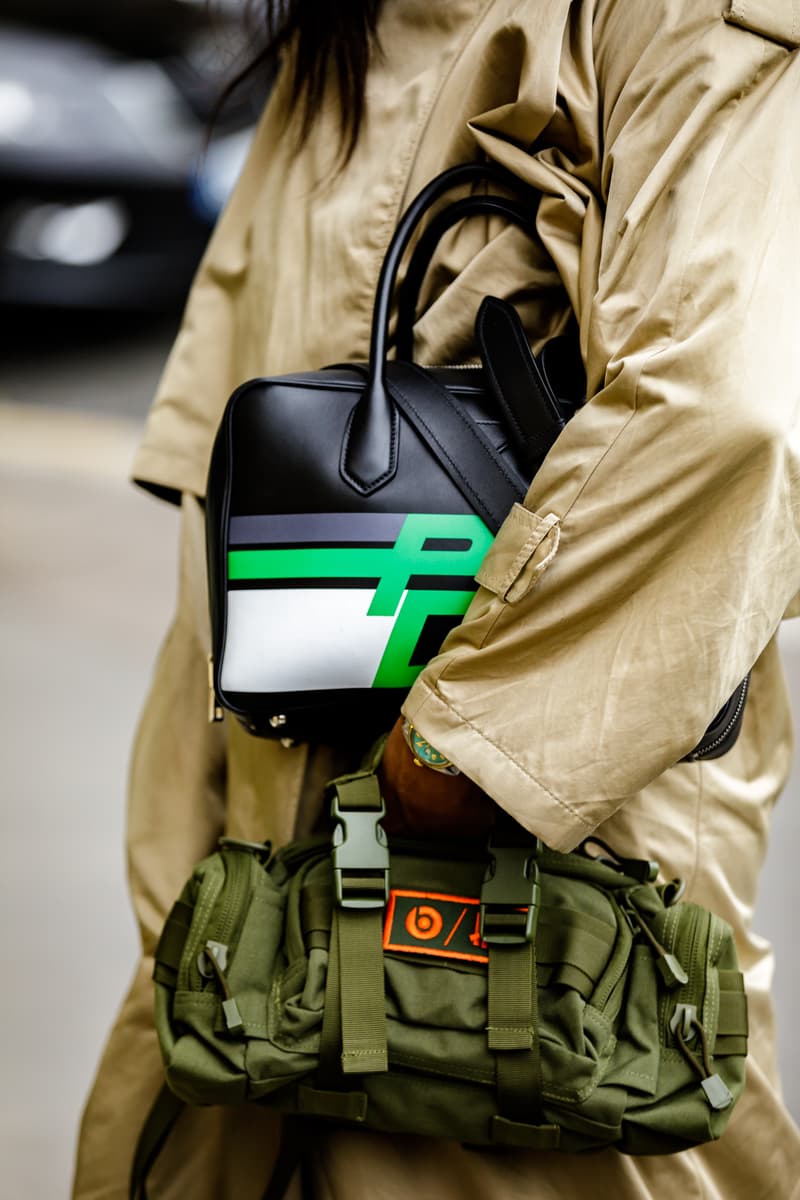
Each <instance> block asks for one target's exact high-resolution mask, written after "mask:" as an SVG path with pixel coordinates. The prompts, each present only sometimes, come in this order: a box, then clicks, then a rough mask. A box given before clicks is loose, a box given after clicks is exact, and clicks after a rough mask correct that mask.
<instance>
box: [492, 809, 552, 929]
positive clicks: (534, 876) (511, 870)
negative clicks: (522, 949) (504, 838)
mask: <svg viewBox="0 0 800 1200" xmlns="http://www.w3.org/2000/svg"><path fill="white" fill-rule="evenodd" d="M540 850H541V842H540V840H539V839H538V838H530V839H526V840H525V842H524V843H519V842H514V843H511V844H500V843H499V840H498V836H497V833H494V834H492V836H491V837H490V839H489V856H490V859H489V865H488V867H487V869H486V875H485V876H484V880H483V886H482V887H481V908H480V913H481V926H480V928H481V937H482V939H483V940H484V942H486V943H487V944H488V945H513V944H515V943H521V942H532V941H533V937H534V930H535V927H536V913H537V910H538V907H539V901H540V888H539V866H538V863H537V861H536V860H537V856H538V854H539V853H540Z"/></svg>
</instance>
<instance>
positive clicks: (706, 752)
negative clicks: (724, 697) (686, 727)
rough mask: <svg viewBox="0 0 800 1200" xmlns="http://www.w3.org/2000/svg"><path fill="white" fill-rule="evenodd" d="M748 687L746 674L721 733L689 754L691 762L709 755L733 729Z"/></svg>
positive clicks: (739, 715) (740, 713) (748, 679)
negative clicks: (732, 709) (732, 710)
mask: <svg viewBox="0 0 800 1200" xmlns="http://www.w3.org/2000/svg"><path fill="white" fill-rule="evenodd" d="M749 687H750V676H749V675H748V676H747V677H746V678H745V679H744V681H743V682H742V684H741V687H740V690H739V700H738V702H737V704H736V708H735V709H734V712H733V715H732V717H731V719H730V720H729V721H728V724H727V725H726V726H725V728H724V729H723V731H722V733H720V734H718V735H717V736H716V737H715V738H714V741H713V742H709V744H708V745H707V746H704V747H703V749H702V750H698V751H697V752H696V753H693V754H690V755H689V759H690V761H691V762H699V761H701V760H702V759H704V758H707V757H708V756H709V754H711V753H712V752H713V751H714V750H716V749H717V747H718V746H721V745H722V743H723V742H724V741H725V739H726V738H727V737H728V735H729V734H730V732H731V730H732V729H735V727H736V725H737V723H738V721H739V719H740V717H741V715H742V709H743V708H744V705H745V701H746V700H747V693H748V690H749Z"/></svg>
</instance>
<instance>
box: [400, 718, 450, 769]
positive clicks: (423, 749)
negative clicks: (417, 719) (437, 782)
mask: <svg viewBox="0 0 800 1200" xmlns="http://www.w3.org/2000/svg"><path fill="white" fill-rule="evenodd" d="M409 745H410V746H411V749H412V751H413V752H414V754H416V756H417V758H418V759H419V760H420V762H423V763H425V765H426V766H428V767H433V768H434V769H437V768H438V769H442V768H445V767H450V766H452V765H453V764H452V763H451V762H450V759H449V758H445V756H444V754H442V753H441V751H439V750H437V749H436V747H435V746H432V745H431V744H430V742H429V741H427V740H426V739H425V738H424V737H423V736H422V734H421V733H420V732H419V730H418V729H415V728H414V726H413V725H412V726H411V729H410V742H409Z"/></svg>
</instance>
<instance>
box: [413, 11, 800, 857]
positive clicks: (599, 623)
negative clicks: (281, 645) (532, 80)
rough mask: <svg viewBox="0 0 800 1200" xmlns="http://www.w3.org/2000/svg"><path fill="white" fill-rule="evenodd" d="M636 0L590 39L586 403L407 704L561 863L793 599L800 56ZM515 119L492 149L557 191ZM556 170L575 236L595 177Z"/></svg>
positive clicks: (650, 768) (588, 31)
mask: <svg viewBox="0 0 800 1200" xmlns="http://www.w3.org/2000/svg"><path fill="white" fill-rule="evenodd" d="M630 7H631V5H630V4H628V3H614V2H613V0H605V2H602V3H598V4H597V5H595V6H594V14H593V17H594V19H593V23H592V24H591V26H590V25H589V24H585V25H584V27H583V28H582V29H579V30H573V35H574V36H575V37H576V38H579V39H580V38H584V39H585V40H588V39H591V46H590V47H589V51H588V52H587V53H586V54H585V55H584V58H583V61H584V62H586V61H588V62H589V63H590V64H591V70H589V69H588V68H587V69H586V70H585V73H584V75H583V77H582V78H578V79H577V81H576V82H577V84H578V88H577V94H576V95H575V96H573V100H574V103H575V107H576V109H578V108H580V105H581V104H583V105H584V106H585V109H586V111H587V112H589V113H591V112H592V111H595V112H596V113H597V115H598V120H599V122H600V129H601V143H600V144H601V146H602V148H603V149H602V153H601V156H600V159H599V165H598V187H597V193H596V194H595V196H594V201H595V203H598V204H599V205H600V207H601V209H602V210H604V219H603V221H602V225H601V231H600V235H599V237H598V239H597V251H596V260H595V262H594V263H591V262H588V261H581V262H580V264H579V273H581V272H582V274H583V277H584V278H586V277H589V278H590V280H591V286H590V287H584V290H583V293H582V295H581V296H579V297H578V300H579V304H578V316H579V322H580V326H581V337H582V345H583V348H584V352H585V357H586V365H587V372H588V377H589V382H590V392H589V394H590V395H591V397H592V398H591V400H590V401H589V403H588V404H587V405H586V406H585V407H584V408H583V409H582V410H581V411H580V412H579V413H578V415H577V416H575V418H574V419H573V420H572V421H571V422H570V424H569V425H568V426H567V428H566V430H565V431H564V432H563V433H562V435H561V437H560V438H559V440H558V441H557V443H556V445H555V446H554V448H553V449H552V451H551V453H550V455H549V456H548V459H547V460H546V462H545V464H544V466H543V468H542V469H541V471H540V472H539V474H538V475H537V477H536V479H535V480H534V482H533V485H532V487H531V489H530V491H529V494H528V496H527V497H526V500H525V503H524V505H517V506H515V508H514V509H513V510H512V512H511V514H510V515H509V517H508V519H507V520H506V522H505V524H504V525H503V526H502V527H501V529H500V532H499V534H498V537H497V539H496V541H495V543H494V545H493V546H492V548H491V549H490V551H489V552H488V554H487V557H486V559H485V561H484V564H483V566H482V568H481V571H480V572H479V574H478V580H479V582H480V583H481V585H482V586H481V587H480V589H479V591H478V593H477V595H476V597H475V600H474V601H473V604H472V606H471V608H470V610H469V612H468V613H467V616H466V618H465V620H464V622H463V624H462V625H461V626H460V627H459V628H458V629H456V630H454V631H453V632H452V634H451V635H450V636H449V638H448V640H447V641H446V642H445V644H444V646H443V649H442V652H441V653H440V654H439V655H438V656H437V657H436V658H435V659H434V660H432V662H431V663H430V664H429V665H428V667H427V668H426V669H425V670H424V671H423V673H422V674H421V676H420V677H419V679H418V681H417V683H416V684H415V685H414V687H413V688H412V691H411V693H410V694H409V697H408V698H407V702H406V704H405V706H404V711H405V713H406V715H407V716H408V717H409V718H410V719H411V720H413V721H414V722H415V723H416V724H417V725H419V727H420V728H421V730H422V732H423V733H424V734H425V736H426V737H428V738H429V739H430V740H431V741H432V742H433V743H434V744H435V745H436V746H438V747H439V748H440V749H441V750H443V751H444V752H445V753H446V754H448V755H449V756H450V757H451V758H452V759H453V760H454V761H455V762H456V763H457V764H458V765H460V766H461V767H462V769H463V770H464V771H466V772H467V773H468V774H469V775H470V776H471V777H472V778H473V779H474V780H476V781H477V782H478V783H479V784H480V785H481V786H482V787H483V788H484V789H485V790H486V791H487V792H488V793H489V794H490V795H491V796H492V797H493V798H494V799H495V800H496V801H497V802H498V803H499V804H501V805H502V806H503V807H505V808H507V809H508V810H509V811H510V812H511V813H512V814H513V816H514V817H516V818H517V819H518V820H519V821H521V822H522V823H523V824H524V825H525V826H527V827H528V828H530V829H531V830H533V831H534V832H535V833H537V834H538V835H539V836H541V837H543V838H545V840H546V841H547V842H548V843H550V844H551V845H552V846H554V847H556V848H558V849H561V850H568V849H571V848H572V847H574V846H575V845H576V843H577V842H578V841H579V840H580V839H581V838H582V837H585V836H586V835H587V834H588V833H590V832H591V831H592V830H593V829H595V828H596V827H597V826H598V825H599V824H600V823H601V822H602V821H604V820H606V819H607V818H608V817H609V816H610V815H611V814H612V813H613V812H614V811H615V810H616V809H617V808H618V807H619V806H620V805H621V804H622V803H623V802H624V800H625V798H626V797H629V796H630V795H632V794H634V793H636V792H637V791H638V790H639V789H641V788H642V787H644V786H645V785H646V784H648V783H649V782H651V781H652V780H653V779H655V778H656V777H658V776H659V775H660V774H661V773H662V772H663V771H664V770H665V769H666V768H668V767H670V766H672V765H673V764H675V763H677V762H678V761H679V760H680V759H681V758H682V756H683V755H685V754H687V753H688V752H689V751H690V750H691V749H692V748H693V746H694V745H695V744H696V743H697V741H698V740H699V738H700V736H701V735H702V733H703V731H704V729H705V728H706V727H707V725H708V724H709V723H710V721H711V719H712V718H713V717H714V715H715V713H716V712H717V711H718V710H719V708H720V707H721V705H722V703H723V702H724V701H725V699H726V698H727V696H728V695H729V694H730V693H731V692H732V691H733V689H734V688H735V687H736V685H737V684H738V683H739V682H740V680H741V679H742V678H743V676H744V675H745V673H746V672H747V671H748V670H749V668H750V667H751V666H752V665H753V663H754V661H755V660H756V659H757V657H758V656H759V654H760V653H761V651H762V650H763V649H764V647H765V646H766V644H767V643H768V641H769V640H770V638H771V636H772V634H773V633H774V631H775V629H776V626H777V625H778V623H779V621H780V619H781V617H782V614H783V613H784V612H785V610H786V608H787V606H788V605H789V603H790V601H791V599H792V597H793V596H794V594H795V593H796V592H797V590H798V587H800V548H799V547H798V535H797V512H798V494H797V479H798V461H797V457H796V450H797V441H796V438H797V434H796V432H795V424H796V417H797V406H798V400H799V399H800V337H799V336H798V330H800V289H798V286H797V282H798V279H800V218H799V216H798V214H800V140H798V136H797V114H798V111H800V57H799V56H798V53H797V52H792V51H791V50H789V49H787V48H786V47H783V46H781V45H779V44H778V42H776V41H774V40H771V39H768V38H765V37H763V36H761V35H759V34H758V33H755V32H753V31H748V30H746V29H743V28H736V27H734V26H733V25H730V24H727V23H725V22H724V21H723V20H722V19H721V17H720V6H719V5H718V4H716V3H709V2H708V0H697V2H691V3H690V2H688V0H686V2H684V0H663V2H662V3H660V4H652V5H651V4H644V3H642V4H639V3H638V2H637V3H636V10H637V17H636V21H633V22H632V21H631V19H630V18H631V14H630ZM776 7H777V6H776ZM511 109H513V106H511ZM511 121H513V112H512V113H511V115H509V108H508V106H506V108H505V109H503V110H498V111H497V112H495V113H490V114H487V115H486V116H485V118H483V119H481V120H479V121H477V122H475V123H473V129H474V132H475V136H476V138H477V139H478V141H479V143H480V144H481V145H482V147H483V148H484V149H486V150H487V151H488V152H489V153H491V154H493V155H494V156H495V157H497V158H499V159H501V160H502V161H503V162H504V163H505V164H506V165H508V166H510V167H511V168H512V169H513V170H515V171H517V172H518V173H519V174H520V175H523V176H525V177H527V178H534V179H536V180H540V179H541V178H542V173H541V170H540V168H541V166H542V162H541V159H540V158H539V157H538V156H537V152H536V147H535V146H534V147H533V148H531V147H525V146H523V145H522V144H521V143H520V138H519V133H518V129H515V128H514V127H513V124H511V125H510V124H509V122H511ZM584 165H585V164H584ZM549 166H550V175H551V178H552V179H554V180H555V181H556V184H557V186H556V187H554V188H553V191H559V190H560V197H553V196H551V197H549V198H548V211H549V212H550V213H551V214H552V213H557V212H558V209H559V205H558V203H557V201H559V200H560V203H561V208H562V209H563V211H564V212H565V213H566V214H568V215H567V216H566V217H565V219H564V233H565V236H566V230H567V229H568V228H569V227H571V223H574V222H573V218H574V214H575V211H576V208H579V207H580V205H581V204H585V201H584V200H583V199H582V198H581V197H584V196H585V195H586V192H587V188H586V180H585V178H584V179H582V180H580V181H579V180H578V178H577V176H578V175H580V174H581V167H580V164H576V163H569V162H566V160H563V161H562V162H560V163H558V162H557V163H555V164H554V163H553V162H551V163H550V164H549ZM537 171H538V172H539V173H538V175H537V173H536V172H537ZM583 174H584V175H586V174H587V172H585V171H584V172H583ZM589 174H590V173H589ZM578 183H580V187H579V186H578ZM556 224H557V217H556V218H552V219H551V225H553V226H555V225H556ZM588 245H589V239H587V241H586V244H585V245H579V246H578V247H577V249H576V253H577V254H579V255H581V256H584V257H585V256H586V255H588V254H589V249H587V247H588ZM679 769H681V770H691V769H693V768H691V767H682V768H679Z"/></svg>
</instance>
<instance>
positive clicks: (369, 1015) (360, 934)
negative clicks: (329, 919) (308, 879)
mask: <svg viewBox="0 0 800 1200" xmlns="http://www.w3.org/2000/svg"><path fill="white" fill-rule="evenodd" d="M334 926H335V931H334V936H335V937H336V938H337V940H338V951H339V1001H340V1005H341V1020H342V1059H341V1062H342V1071H343V1072H344V1074H345V1075H352V1074H356V1073H358V1074H362V1075H363V1074H374V1073H375V1072H378V1071H388V1069H389V1058H388V1050H387V1045H386V1000H385V992H384V980H383V909H380V908H368V909H358V908H337V909H336V910H335V913H334ZM326 990H327V989H326ZM326 1007H327V1006H326Z"/></svg>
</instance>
